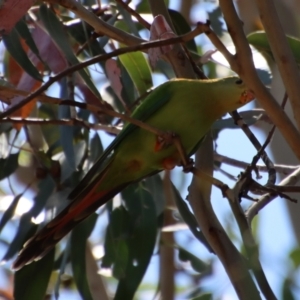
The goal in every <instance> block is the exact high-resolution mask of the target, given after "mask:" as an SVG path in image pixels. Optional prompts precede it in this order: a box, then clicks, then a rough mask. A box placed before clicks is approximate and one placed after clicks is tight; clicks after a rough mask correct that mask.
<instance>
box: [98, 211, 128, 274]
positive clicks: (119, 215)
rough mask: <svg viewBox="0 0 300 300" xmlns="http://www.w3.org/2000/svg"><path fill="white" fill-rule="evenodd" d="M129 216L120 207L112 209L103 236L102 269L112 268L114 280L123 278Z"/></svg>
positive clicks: (125, 264) (126, 257) (126, 256)
mask: <svg viewBox="0 0 300 300" xmlns="http://www.w3.org/2000/svg"><path fill="white" fill-rule="evenodd" d="M130 222H131V221H130V216H129V214H128V212H127V211H126V209H125V208H124V207H123V206H121V207H118V208H116V209H114V210H113V211H112V212H111V215H110V222H109V225H108V227H107V230H106V236H105V243H104V249H105V255H104V257H103V259H102V267H103V268H109V267H111V266H112V269H113V275H114V277H115V278H118V279H121V278H123V277H124V276H125V270H126V266H127V263H128V237H129V226H130Z"/></svg>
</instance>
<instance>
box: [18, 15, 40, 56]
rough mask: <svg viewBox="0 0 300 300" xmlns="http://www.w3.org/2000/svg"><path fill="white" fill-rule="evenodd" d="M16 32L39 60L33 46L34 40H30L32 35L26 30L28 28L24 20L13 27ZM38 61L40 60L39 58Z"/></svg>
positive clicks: (37, 51) (36, 49) (36, 50)
mask: <svg viewBox="0 0 300 300" xmlns="http://www.w3.org/2000/svg"><path fill="white" fill-rule="evenodd" d="M15 28H16V30H17V32H18V33H19V35H20V36H21V37H22V39H24V40H25V42H26V44H27V45H28V47H29V49H30V50H31V51H32V52H33V53H34V54H35V55H36V56H37V57H39V58H40V54H39V50H38V48H37V46H36V44H35V41H34V39H33V38H32V35H31V33H30V31H29V29H28V26H27V24H26V22H25V21H24V20H20V21H19V22H18V23H17V24H16V26H15ZM40 60H42V59H41V58H40Z"/></svg>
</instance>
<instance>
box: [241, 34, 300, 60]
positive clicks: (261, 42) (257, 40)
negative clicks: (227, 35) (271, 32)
mask: <svg viewBox="0 0 300 300" xmlns="http://www.w3.org/2000/svg"><path fill="white" fill-rule="evenodd" d="M247 40H248V42H249V43H250V44H251V45H252V46H253V47H254V48H256V49H257V50H258V51H259V52H261V54H262V55H263V56H264V57H265V58H266V60H267V61H268V62H270V60H272V61H273V62H274V61H275V59H274V56H273V53H272V50H271V47H270V44H269V41H268V38H267V34H266V33H265V31H256V32H252V33H250V34H249V35H248V36H247ZM286 40H287V43H288V45H289V46H290V48H291V50H292V53H293V55H294V57H295V60H296V62H297V64H298V65H299V64H300V51H299V49H300V40H299V39H297V38H294V37H291V36H289V35H286Z"/></svg>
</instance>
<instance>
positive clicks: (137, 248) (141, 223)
mask: <svg viewBox="0 0 300 300" xmlns="http://www.w3.org/2000/svg"><path fill="white" fill-rule="evenodd" d="M122 196H123V198H124V201H125V205H126V208H127V209H128V213H129V215H130V224H129V226H130V228H131V229H132V230H131V234H130V236H129V238H128V251H129V252H128V254H129V256H128V263H127V266H126V270H125V274H126V276H125V277H124V278H122V279H120V281H119V284H118V287H117V291H116V294H115V298H114V299H115V300H121V299H128V300H130V299H133V297H134V294H135V292H136V290H137V288H138V286H139V284H140V282H141V280H142V278H143V276H144V274H145V272H146V269H147V267H148V264H149V262H150V259H151V257H152V254H153V250H154V246H155V241H156V232H157V218H156V210H155V204H154V201H153V198H152V196H151V195H150V193H149V192H148V191H146V190H145V189H144V188H143V187H142V184H139V185H131V186H129V187H127V188H126V189H125V190H124V191H123V192H122Z"/></svg>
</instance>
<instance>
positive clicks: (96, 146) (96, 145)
mask: <svg viewBox="0 0 300 300" xmlns="http://www.w3.org/2000/svg"><path fill="white" fill-rule="evenodd" d="M90 152H91V154H90V157H89V159H90V160H91V162H92V163H95V162H96V161H97V159H98V158H99V157H100V155H101V154H102V153H103V145H102V143H101V140H100V138H99V135H98V134H97V133H95V134H94V136H93V137H92V138H91V143H90Z"/></svg>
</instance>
